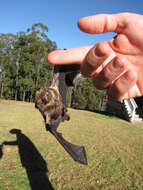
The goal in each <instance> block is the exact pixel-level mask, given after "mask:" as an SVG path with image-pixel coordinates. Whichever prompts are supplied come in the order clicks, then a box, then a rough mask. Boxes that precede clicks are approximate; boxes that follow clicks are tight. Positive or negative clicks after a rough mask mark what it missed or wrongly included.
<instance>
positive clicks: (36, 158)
mask: <svg viewBox="0 0 143 190" xmlns="http://www.w3.org/2000/svg"><path fill="white" fill-rule="evenodd" d="M10 133H11V134H16V137H17V139H16V141H5V142H4V143H3V144H4V145H11V146H14V145H17V146H18V150H19V155H20V159H21V164H22V166H23V167H24V168H25V169H26V172H27V177H28V179H29V184H30V186H31V189H32V190H54V188H53V187H52V184H51V183H50V181H49V179H48V176H47V175H46V173H47V172H48V168H47V164H46V162H45V160H44V159H43V157H42V155H41V154H40V153H39V151H38V150H37V148H36V147H35V145H34V144H33V143H32V141H31V140H30V139H29V138H28V137H27V136H26V135H24V134H23V133H22V132H21V130H19V129H12V130H10Z"/></svg>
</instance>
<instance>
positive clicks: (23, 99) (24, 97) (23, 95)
mask: <svg viewBox="0 0 143 190" xmlns="http://www.w3.org/2000/svg"><path fill="white" fill-rule="evenodd" d="M22 100H23V102H24V101H25V91H24V92H23V98H22Z"/></svg>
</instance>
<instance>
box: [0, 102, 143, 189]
mask: <svg viewBox="0 0 143 190" xmlns="http://www.w3.org/2000/svg"><path fill="white" fill-rule="evenodd" d="M69 113H70V115H71V121H70V122H65V123H62V124H61V126H60V128H59V131H60V132H62V133H63V136H64V138H65V139H67V140H68V141H70V142H72V143H74V144H79V145H84V146H85V148H86V152H87V158H88V165H87V166H84V165H81V164H78V163H76V162H74V161H73V160H72V159H71V158H70V156H69V155H68V154H67V153H66V152H65V151H64V149H63V148H62V147H61V145H59V144H58V142H57V141H56V140H55V139H54V138H53V136H51V135H50V134H49V133H48V132H46V131H45V128H44V122H43V120H42V117H41V115H40V113H39V112H38V111H37V110H36V109H35V108H34V104H28V103H21V102H12V101H10V102H7V101H6V102H3V101H1V102H0V144H2V143H3V142H5V145H3V146H1V149H0V190H30V189H32V190H36V188H35V187H38V186H40V188H39V189H40V190H46V189H50V188H48V186H50V185H51V186H52V187H53V189H55V190H96V189H97V190H98V189H103V190H104V189H105V190H106V189H107V190H109V189H113V190H125V189H127V190H137V189H140V190H142V189H143V123H134V124H130V123H128V122H126V121H123V120H120V119H117V118H115V117H108V116H104V115H101V114H97V113H92V112H87V111H79V110H72V109H69ZM11 129H20V130H21V132H19V133H17V134H12V133H10V130H11ZM13 131H14V130H13ZM15 131H16V130H15ZM37 189H38V188H37Z"/></svg>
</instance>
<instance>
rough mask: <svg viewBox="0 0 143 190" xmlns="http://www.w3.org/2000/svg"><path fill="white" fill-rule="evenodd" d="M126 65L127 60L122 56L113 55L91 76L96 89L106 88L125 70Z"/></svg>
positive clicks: (127, 63)
mask: <svg viewBox="0 0 143 190" xmlns="http://www.w3.org/2000/svg"><path fill="white" fill-rule="evenodd" d="M128 65H129V61H128V60H127V59H125V58H124V57H119V56H118V57H115V58H114V59H113V60H112V61H110V63H108V64H107V65H106V66H105V67H104V68H103V70H102V71H101V72H100V73H99V74H98V75H97V76H95V77H94V76H93V83H94V86H95V87H96V88H98V89H105V88H108V87H109V86H110V85H111V84H112V83H113V82H114V81H115V80H117V78H119V77H120V76H121V74H123V73H125V71H127V68H128Z"/></svg>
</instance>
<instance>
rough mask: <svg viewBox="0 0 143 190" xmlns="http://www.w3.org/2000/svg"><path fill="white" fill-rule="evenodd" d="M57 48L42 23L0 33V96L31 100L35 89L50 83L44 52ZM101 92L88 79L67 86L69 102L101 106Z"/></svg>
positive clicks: (78, 105)
mask: <svg viewBox="0 0 143 190" xmlns="http://www.w3.org/2000/svg"><path fill="white" fill-rule="evenodd" d="M56 48H57V45H56V42H54V41H52V40H50V39H49V38H48V27H47V26H46V25H44V24H43V23H36V24H33V25H32V26H31V27H30V28H28V29H27V30H26V31H25V32H18V33H16V34H11V33H8V34H0V98H1V99H12V100H20V101H28V102H33V101H34V98H35V92H36V91H37V90H38V89H39V88H41V87H45V86H49V85H50V83H51V79H52V72H53V67H52V66H51V65H50V64H48V63H47V61H46V59H45V55H46V54H47V53H49V52H50V51H52V50H55V49H56ZM104 95H105V92H101V91H99V90H95V89H94V87H93V85H92V82H91V81H90V80H89V79H86V80H83V81H81V80H80V81H77V82H76V85H75V86H74V87H73V88H70V89H69V90H68V106H70V107H73V108H78V109H87V110H95V109H102V107H103V98H104Z"/></svg>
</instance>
